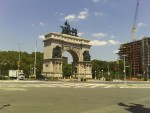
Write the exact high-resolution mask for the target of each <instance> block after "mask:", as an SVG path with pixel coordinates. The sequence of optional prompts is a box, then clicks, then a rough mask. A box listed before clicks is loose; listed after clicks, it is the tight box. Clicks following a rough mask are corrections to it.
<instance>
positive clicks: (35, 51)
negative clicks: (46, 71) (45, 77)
mask: <svg viewBox="0 0 150 113" xmlns="http://www.w3.org/2000/svg"><path fill="white" fill-rule="evenodd" d="M36 50H37V40H36V43H35V55H34V76H35V78H36Z"/></svg>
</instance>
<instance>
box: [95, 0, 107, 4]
mask: <svg viewBox="0 0 150 113" xmlns="http://www.w3.org/2000/svg"><path fill="white" fill-rule="evenodd" d="M92 1H93V2H95V3H96V2H104V3H107V2H108V0H92Z"/></svg>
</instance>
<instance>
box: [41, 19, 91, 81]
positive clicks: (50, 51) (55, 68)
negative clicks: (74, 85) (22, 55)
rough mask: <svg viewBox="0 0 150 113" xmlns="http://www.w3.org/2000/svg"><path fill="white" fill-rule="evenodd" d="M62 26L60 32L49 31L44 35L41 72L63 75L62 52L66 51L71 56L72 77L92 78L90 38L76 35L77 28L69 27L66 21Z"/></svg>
mask: <svg viewBox="0 0 150 113" xmlns="http://www.w3.org/2000/svg"><path fill="white" fill-rule="evenodd" d="M60 27H61V28H62V33H55V32H52V33H49V34H46V35H45V39H44V40H43V42H44V61H43V73H44V74H46V76H47V77H57V78H61V77H63V73H62V66H63V59H62V54H63V52H65V51H68V52H69V53H70V54H71V56H72V58H73V62H72V75H71V76H72V77H75V78H81V77H85V78H92V64H91V56H90V53H89V50H90V47H91V45H90V40H88V39H84V38H80V37H78V36H77V29H74V28H72V29H71V27H70V25H69V23H68V22H67V21H66V22H65V23H64V26H60Z"/></svg>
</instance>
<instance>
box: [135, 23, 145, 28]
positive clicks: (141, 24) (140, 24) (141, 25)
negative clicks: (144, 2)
mask: <svg viewBox="0 0 150 113" xmlns="http://www.w3.org/2000/svg"><path fill="white" fill-rule="evenodd" d="M137 26H138V27H145V26H146V24H145V23H142V22H141V23H138V25H137Z"/></svg>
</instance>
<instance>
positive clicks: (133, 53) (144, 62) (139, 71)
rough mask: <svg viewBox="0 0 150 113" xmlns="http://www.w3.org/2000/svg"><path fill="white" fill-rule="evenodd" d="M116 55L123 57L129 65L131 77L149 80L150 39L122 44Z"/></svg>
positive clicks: (144, 38)
mask: <svg viewBox="0 0 150 113" xmlns="http://www.w3.org/2000/svg"><path fill="white" fill-rule="evenodd" d="M118 54H119V56H120V58H122V57H121V56H125V61H127V62H128V63H129V64H130V69H131V76H132V77H137V76H141V77H146V78H149V73H150V72H149V64H150V37H143V38H142V39H141V40H137V41H132V42H129V43H125V44H122V45H121V46H120V48H119V53H118Z"/></svg>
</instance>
